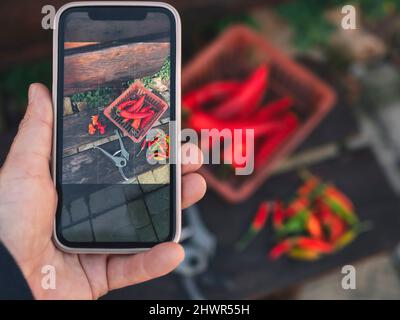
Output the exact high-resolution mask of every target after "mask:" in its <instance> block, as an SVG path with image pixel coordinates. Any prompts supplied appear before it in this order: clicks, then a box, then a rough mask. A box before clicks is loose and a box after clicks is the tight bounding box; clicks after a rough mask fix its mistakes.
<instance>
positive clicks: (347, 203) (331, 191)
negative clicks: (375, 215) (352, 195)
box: [325, 185, 354, 212]
mask: <svg viewBox="0 0 400 320" xmlns="http://www.w3.org/2000/svg"><path fill="white" fill-rule="evenodd" d="M325 194H326V195H327V196H328V197H330V198H332V199H334V200H335V201H337V202H339V203H340V204H341V205H342V206H343V207H344V208H345V209H346V210H347V211H350V212H352V211H354V205H353V203H352V202H351V200H350V199H349V198H348V197H347V196H346V195H345V194H344V193H343V192H340V191H339V190H338V189H337V188H335V187H334V186H332V185H329V186H327V187H326V189H325Z"/></svg>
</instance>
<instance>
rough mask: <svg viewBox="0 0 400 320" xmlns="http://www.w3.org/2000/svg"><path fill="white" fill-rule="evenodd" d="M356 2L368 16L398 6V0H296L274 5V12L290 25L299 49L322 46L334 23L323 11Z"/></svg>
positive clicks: (379, 15) (372, 17)
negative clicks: (275, 9)
mask: <svg viewBox="0 0 400 320" xmlns="http://www.w3.org/2000/svg"><path fill="white" fill-rule="evenodd" d="M346 4H352V5H356V6H358V7H359V8H361V10H362V13H363V15H365V16H366V17H367V19H369V20H376V19H381V18H383V17H385V16H387V15H388V14H389V13H390V12H393V11H398V10H399V9H400V0H324V1H321V0H296V1H288V2H285V3H282V4H280V5H278V6H277V12H278V14H279V15H280V16H282V17H283V18H284V19H285V20H286V21H287V22H288V23H289V24H290V25H291V26H292V28H293V30H294V32H295V39H294V41H295V44H296V46H297V47H298V48H299V49H300V50H306V49H309V48H311V47H318V46H325V45H327V42H328V40H329V36H330V34H331V33H332V31H334V30H335V26H334V25H332V24H331V23H330V22H329V21H327V20H326V18H325V16H324V13H325V12H326V10H328V9H330V8H336V7H340V6H344V5H346Z"/></svg>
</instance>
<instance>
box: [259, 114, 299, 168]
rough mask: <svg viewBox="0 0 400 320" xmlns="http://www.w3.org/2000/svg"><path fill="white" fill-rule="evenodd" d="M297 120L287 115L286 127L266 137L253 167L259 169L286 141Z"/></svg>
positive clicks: (293, 116)
mask: <svg viewBox="0 0 400 320" xmlns="http://www.w3.org/2000/svg"><path fill="white" fill-rule="evenodd" d="M297 123H298V122H297V118H296V116H295V115H293V114H289V116H288V118H287V123H286V126H283V127H282V128H281V130H279V131H277V132H276V133H274V135H272V136H271V137H266V138H265V140H264V141H265V142H264V143H263V145H262V146H261V147H260V148H259V149H258V150H257V153H256V155H255V158H254V167H255V169H256V170H257V169H259V168H260V167H261V166H262V165H264V163H265V162H266V161H267V160H268V159H269V158H270V157H271V155H272V154H273V153H274V152H275V151H276V149H277V148H278V147H279V146H280V145H281V144H282V143H283V141H285V140H286V139H287V137H288V136H289V135H290V134H291V133H292V132H293V131H294V130H295V129H296V128H297Z"/></svg>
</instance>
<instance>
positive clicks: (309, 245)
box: [296, 237, 333, 253]
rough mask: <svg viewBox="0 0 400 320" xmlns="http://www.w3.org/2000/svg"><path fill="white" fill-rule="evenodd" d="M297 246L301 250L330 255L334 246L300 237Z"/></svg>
mask: <svg viewBox="0 0 400 320" xmlns="http://www.w3.org/2000/svg"><path fill="white" fill-rule="evenodd" d="M296 246H298V247H299V248H300V249H305V250H314V251H317V252H319V253H330V252H332V250H333V246H332V245H331V244H330V243H329V242H327V241H324V240H321V239H314V238H307V237H299V238H298V239H297V241H296Z"/></svg>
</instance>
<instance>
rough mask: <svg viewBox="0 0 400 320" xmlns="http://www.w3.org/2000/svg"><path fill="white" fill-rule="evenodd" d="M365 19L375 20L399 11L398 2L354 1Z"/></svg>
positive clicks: (399, 5)
mask: <svg viewBox="0 0 400 320" xmlns="http://www.w3.org/2000/svg"><path fill="white" fill-rule="evenodd" d="M353 2H354V3H356V4H358V5H359V6H360V7H361V9H362V11H363V13H364V14H365V15H366V17H367V18H369V19H372V20H375V19H381V18H383V17H385V16H387V15H388V14H389V13H391V12H394V11H399V9H400V0H354V1H353Z"/></svg>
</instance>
